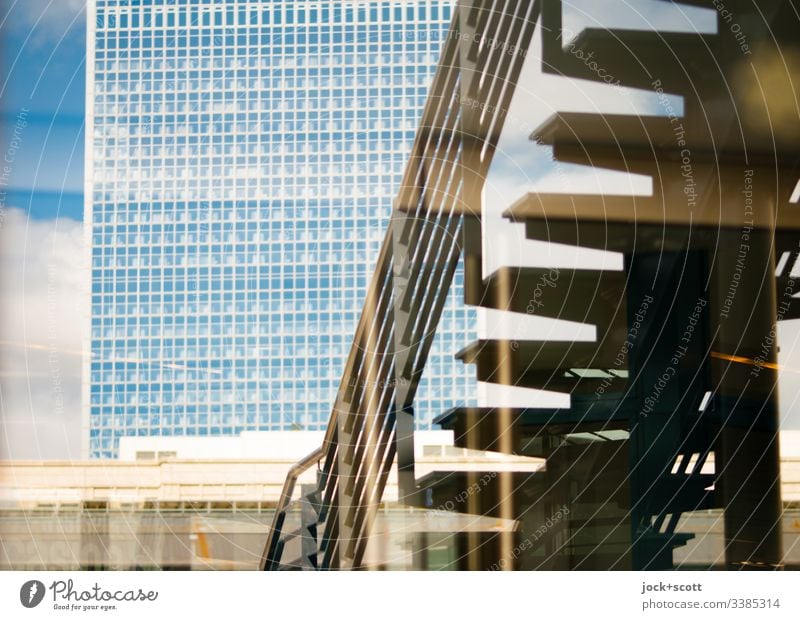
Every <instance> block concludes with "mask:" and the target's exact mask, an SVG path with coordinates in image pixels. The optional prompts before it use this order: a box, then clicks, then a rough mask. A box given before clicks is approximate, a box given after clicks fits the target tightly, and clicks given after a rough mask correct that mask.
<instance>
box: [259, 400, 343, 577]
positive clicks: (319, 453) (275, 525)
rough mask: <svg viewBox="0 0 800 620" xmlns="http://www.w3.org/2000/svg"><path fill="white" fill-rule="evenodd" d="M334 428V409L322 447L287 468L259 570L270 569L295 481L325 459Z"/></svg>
mask: <svg viewBox="0 0 800 620" xmlns="http://www.w3.org/2000/svg"><path fill="white" fill-rule="evenodd" d="M335 428H336V410H335V409H334V410H333V412H332V413H331V417H330V421H329V423H328V427H327V429H326V430H325V437H324V438H323V439H322V445H321V446H320V447H319V448H317V449H316V450H314V451H313V452H311V453H309V454H307V455H306V456H304V457H303V458H302V459H300V460H299V461H297V463H295V464H294V465H292V466H291V467H290V468H289V471H288V473H287V474H286V481H285V482H284V483H283V488H282V489H281V495H280V498H278V504H277V506H276V507H275V514H273V515H272V524H271V525H270V530H269V532H270V537H269V538H268V539H267V542H266V545H264V551H263V552H262V554H261V563H260V569H261V570H269V568H270V566H268V563H270V562H272V558H271V557H270V556H271V555H272V554H273V552H274V550H275V549H276V547H277V542H278V541H277V540H276V537H280V535H281V527H280V519H281V516H282V515H283V514H285V512H286V509H287V508H288V507H289V503H290V502H291V499H292V493H294V487H295V484H296V483H297V479H298V478H299V477H300V474H302V473H304V472H305V471H307V470H308V468H309V467H311V466H312V465H313V464H314V463H319V462H320V460H322V459H323V458H324V457H325V454H326V453H327V452H328V449H329V448H330V446H331V444H332V442H333V430H334V429H335Z"/></svg>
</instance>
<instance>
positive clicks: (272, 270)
mask: <svg viewBox="0 0 800 620" xmlns="http://www.w3.org/2000/svg"><path fill="white" fill-rule="evenodd" d="M451 10H452V3H451V2H444V1H441V0H410V1H409V0H403V1H402V2H398V1H391V2H390V1H358V2H356V1H346V0H337V1H328V2H326V1H322V0H316V1H308V2H306V1H294V0H286V1H281V0H265V1H263V2H253V1H244V0H213V1H212V0H94V1H92V0H90V1H89V11H88V13H89V18H88V19H89V28H88V37H87V41H88V42H87V47H88V53H87V124H86V132H87V133H86V135H87V168H86V172H87V179H86V227H87V236H90V237H91V239H90V243H89V245H90V248H91V249H90V252H91V266H92V267H91V273H92V289H91V332H90V334H91V335H90V341H89V343H88V348H89V349H90V350H89V352H88V353H89V354H88V355H87V356H86V361H85V365H86V367H85V373H84V377H85V379H84V408H85V411H84V420H85V423H86V425H87V429H86V435H87V437H88V439H89V446H88V452H89V455H90V456H92V457H114V456H115V455H116V451H117V446H118V442H119V438H120V437H121V436H124V435H196V436H204V435H225V434H237V433H239V432H241V431H242V430H288V429H309V430H317V429H321V428H324V426H325V424H326V422H327V419H328V416H329V415H330V410H331V406H332V403H333V401H334V396H335V393H336V390H337V388H338V383H339V379H340V377H341V374H342V369H343V365H344V361H345V359H346V356H347V354H348V352H349V348H350V343H351V341H352V337H353V333H354V331H355V325H356V321H357V319H358V315H359V312H360V310H361V305H362V302H363V298H364V295H365V292H366V288H367V285H368V282H369V280H370V278H371V275H372V269H373V265H374V263H375V258H376V256H377V253H378V250H379V247H380V243H381V240H382V238H383V236H384V234H385V231H386V228H387V225H388V219H389V215H390V211H391V206H392V199H393V197H394V194H395V191H396V189H397V186H398V185H399V182H400V177H401V173H402V170H403V168H404V166H405V163H406V160H407V158H408V154H409V151H410V146H411V142H412V140H413V138H414V135H415V133H416V130H417V123H418V121H419V117H420V113H421V109H422V106H423V103H424V101H425V98H426V94H427V89H428V85H429V83H430V81H431V79H432V76H433V71H434V69H435V67H436V64H437V62H438V57H439V50H440V47H441V45H442V43H443V39H444V37H445V36H446V31H447V26H448V23H449V21H450V17H451ZM473 335H474V316H473V315H472V313H470V312H469V311H468V310H466V309H465V308H464V306H463V288H462V276H461V270H460V269H459V272H458V273H457V275H456V286H455V287H454V290H453V292H452V294H451V297H450V300H449V301H448V306H447V310H446V312H445V315H444V318H443V322H442V327H441V329H440V331H439V333H438V335H437V337H436V341H435V343H434V346H433V349H432V351H431V358H430V361H429V363H428V365H427V369H426V374H425V377H424V379H423V382H422V385H421V386H420V391H419V392H418V398H417V403H416V413H417V419H418V424H419V425H420V426H421V427H422V428H424V427H427V426H430V421H431V419H432V418H433V417H435V416H436V415H438V414H439V413H441V412H442V411H444V410H446V409H447V408H449V407H451V406H454V405H456V404H459V403H464V402H470V400H469V399H467V397H466V395H468V394H474V393H475V388H474V381H475V380H474V376H470V374H471V373H470V369H469V368H468V367H466V366H463V365H461V364H460V363H459V362H457V361H455V360H454V358H453V354H454V353H455V352H456V351H457V350H458V349H459V348H461V346H462V345H463V344H465V343H466V342H468V341H469V340H470V339H471V338H472V337H473ZM472 373H474V371H472Z"/></svg>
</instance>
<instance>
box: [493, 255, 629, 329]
mask: <svg viewBox="0 0 800 620" xmlns="http://www.w3.org/2000/svg"><path fill="white" fill-rule="evenodd" d="M624 290H625V273H624V272H622V271H596V270H592V269H564V268H558V269H555V268H553V269H550V268H530V267H502V268H500V269H498V270H497V271H495V272H493V273H492V274H491V275H490V276H489V277H488V278H486V279H485V280H484V294H483V297H482V299H481V306H482V307H484V308H494V309H497V310H506V311H510V312H517V313H524V314H526V315H529V316H540V317H546V318H550V319H561V320H564V321H573V322H576V323H590V324H594V325H598V326H599V327H598V332H605V329H601V328H600V327H601V326H602V327H608V326H611V325H612V324H619V325H620V326H622V325H623V324H624V322H625V320H626V317H625V305H624V299H625V298H624ZM509 293H510V294H509ZM587 300H592V303H587ZM598 340H602V337H600V336H599V335H598Z"/></svg>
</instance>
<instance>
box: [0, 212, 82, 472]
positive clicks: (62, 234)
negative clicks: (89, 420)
mask: <svg viewBox="0 0 800 620" xmlns="http://www.w3.org/2000/svg"><path fill="white" fill-rule="evenodd" d="M87 283H88V276H87V272H86V269H85V268H84V258H83V227H82V224H81V223H80V222H76V221H75V220H70V219H66V218H61V219H58V220H55V219H53V220H29V219H28V217H27V215H26V214H25V212H24V211H21V210H19V209H13V208H12V209H7V210H6V211H5V213H4V218H3V219H2V223H1V224H0V458H4V459H8V458H13V459H40V458H41V459H54V458H58V459H77V458H80V448H81V439H82V433H83V431H82V428H81V408H80V404H81V360H82V356H81V348H82V336H83V333H84V332H83V328H84V325H85V323H86V319H87V305H86V303H85V301H86V297H85V295H84V294H83V291H85V290H86V286H87Z"/></svg>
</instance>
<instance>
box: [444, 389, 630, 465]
mask: <svg viewBox="0 0 800 620" xmlns="http://www.w3.org/2000/svg"><path fill="white" fill-rule="evenodd" d="M616 402H617V401H615V400H613V399H612V400H609V399H608V398H604V399H596V401H595V403H594V405H591V406H589V407H588V408H575V407H574V406H573V408H571V409H503V410H500V409H498V408H491V407H455V408H453V409H450V410H448V411H446V412H445V413H443V414H442V415H440V416H439V417H437V418H436V419H434V423H435V424H439V425H441V427H442V428H443V429H446V430H452V431H453V435H454V445H455V446H456V447H459V448H469V449H472V450H483V451H487V452H504V453H507V454H524V455H525V456H537V457H544V456H546V454H547V453H548V452H549V451H550V448H549V446H548V445H546V444H545V442H541V441H540V442H536V441H532V440H534V439H536V438H542V439H544V438H547V437H552V436H554V435H567V434H570V433H592V432H598V431H604V430H605V431H608V430H620V429H627V428H628V412H626V411H623V410H621V409H620V408H619V407H616V406H615V404H616ZM573 405H574V404H573ZM501 421H502V423H503V429H502V432H503V434H504V435H505V434H507V435H506V437H511V442H508V441H507V440H506V441H500V439H499V435H500V430H501V429H500V427H499V424H500V422H501ZM509 444H510V445H511V448H510V449H509V447H508V445H509Z"/></svg>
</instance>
